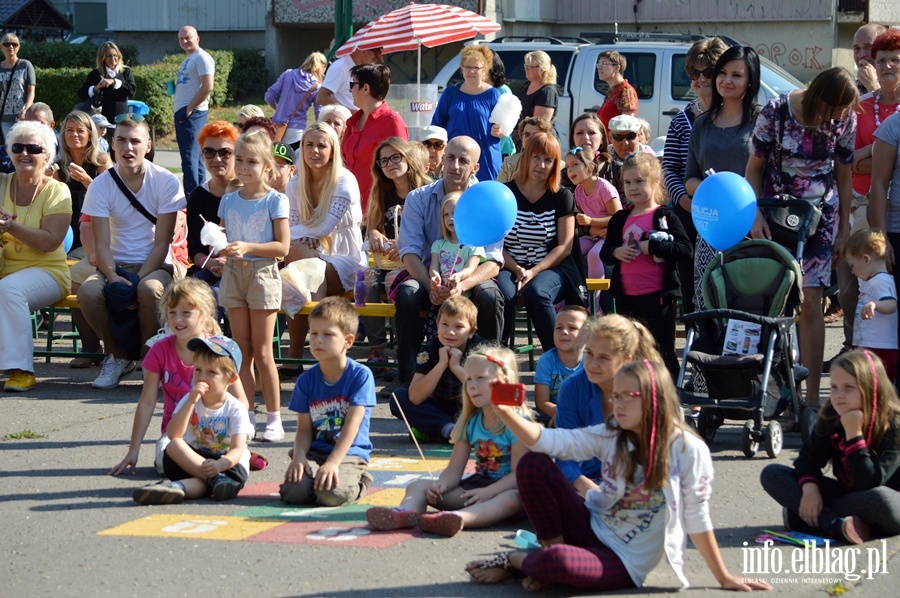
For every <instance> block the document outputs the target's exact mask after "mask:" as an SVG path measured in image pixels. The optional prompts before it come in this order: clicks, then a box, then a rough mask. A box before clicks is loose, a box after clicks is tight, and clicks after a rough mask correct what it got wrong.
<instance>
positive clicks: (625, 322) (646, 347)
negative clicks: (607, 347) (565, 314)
mask: <svg viewBox="0 0 900 598" xmlns="http://www.w3.org/2000/svg"><path fill="white" fill-rule="evenodd" d="M594 337H597V338H605V339H607V340H609V342H610V343H611V344H612V348H613V352H614V353H615V354H616V356H618V357H619V358H620V359H628V360H632V359H649V360H650V361H653V362H660V363H662V360H663V358H662V356H661V355H660V354H659V351H658V350H657V349H656V340H654V338H653V335H652V334H651V333H650V330H648V329H647V327H646V326H644V325H643V324H641V323H640V322H638V321H637V320H632V319H631V318H626V317H625V316H621V315H619V314H607V315H605V316H600V317H599V318H588V319H587V321H586V322H585V323H584V326H583V327H582V328H581V333H580V334H579V336H578V338H579V340H581V342H582V343H587V342H588V341H589V340H592V339H594Z"/></svg>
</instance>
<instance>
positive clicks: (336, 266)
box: [288, 123, 367, 357]
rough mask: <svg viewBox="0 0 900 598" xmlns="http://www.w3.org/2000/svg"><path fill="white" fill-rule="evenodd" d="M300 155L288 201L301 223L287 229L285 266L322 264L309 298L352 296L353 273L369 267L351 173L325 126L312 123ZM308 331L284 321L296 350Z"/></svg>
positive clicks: (299, 320) (304, 323)
mask: <svg viewBox="0 0 900 598" xmlns="http://www.w3.org/2000/svg"><path fill="white" fill-rule="evenodd" d="M300 152H301V154H302V156H303V161H302V164H301V166H300V176H299V177H298V178H299V180H300V185H299V190H300V192H299V196H297V197H290V198H289V199H290V201H291V204H292V209H294V207H293V206H296V209H297V210H298V212H299V215H300V222H299V224H295V225H292V226H291V250H290V252H289V253H288V261H289V262H290V261H295V260H298V259H309V258H312V259H320V260H322V261H324V262H325V282H323V283H322V286H320V287H319V288H318V289H310V291H311V292H312V296H313V298H314V299H321V298H322V297H325V296H332V295H343V294H344V293H345V292H347V291H352V290H353V287H354V285H355V284H356V271H357V270H359V269H360V268H365V267H367V264H366V262H365V260H364V258H363V252H362V234H361V232H360V224H361V223H362V207H361V206H360V199H359V186H358V185H357V184H356V179H355V178H354V177H353V173H352V172H350V171H349V170H347V169H346V168H344V163H343V161H342V160H341V148H340V142H339V141H338V138H337V134H336V133H335V131H334V129H332V128H331V127H330V126H329V125H326V124H324V123H316V124H314V125H311V126H310V127H309V128H307V129H306V131H304V132H303V137H301V139H300ZM308 328H309V322H308V318H307V317H306V316H297V317H295V318H292V319H291V318H289V319H288V331H289V332H290V335H291V338H294V337H296V338H297V339H299V341H300V343H299V347H302V346H303V340H304V339H305V338H306V332H307V330H308ZM301 352H302V349H301ZM298 357H299V356H298Z"/></svg>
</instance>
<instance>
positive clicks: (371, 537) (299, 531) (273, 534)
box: [246, 521, 420, 548]
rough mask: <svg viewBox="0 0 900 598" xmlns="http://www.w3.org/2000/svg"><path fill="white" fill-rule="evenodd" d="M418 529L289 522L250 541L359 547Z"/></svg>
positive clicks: (391, 542) (400, 538)
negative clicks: (391, 529) (386, 528)
mask: <svg viewBox="0 0 900 598" xmlns="http://www.w3.org/2000/svg"><path fill="white" fill-rule="evenodd" d="M419 533H420V532H419V530H418V528H412V529H405V530H397V531H392V532H376V531H374V530H372V529H371V528H369V526H368V525H360V524H354V523H345V522H335V523H331V522H318V521H317V522H312V523H308V522H294V521H291V522H288V523H285V524H284V525H279V526H278V527H273V528H272V529H270V530H266V531H264V532H262V533H259V534H256V535H253V536H250V537H249V538H247V539H246V541H247V542H279V543H287V544H321V545H326V546H353V547H356V548H388V547H390V546H395V545H397V544H400V543H401V542H405V541H406V540H409V539H410V538H412V537H413V536H417V535H419Z"/></svg>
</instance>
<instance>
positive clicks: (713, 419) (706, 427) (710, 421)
mask: <svg viewBox="0 0 900 598" xmlns="http://www.w3.org/2000/svg"><path fill="white" fill-rule="evenodd" d="M721 425H722V417H721V416H720V415H719V413H718V412H717V411H716V410H715V409H714V408H710V407H703V408H702V409H700V414H699V415H698V416H697V433H698V434H700V438H702V439H703V440H705V441H706V444H712V441H713V439H714V438H715V437H716V432H717V431H718V430H719V426H721Z"/></svg>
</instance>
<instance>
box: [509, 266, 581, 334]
mask: <svg viewBox="0 0 900 598" xmlns="http://www.w3.org/2000/svg"><path fill="white" fill-rule="evenodd" d="M497 285H498V286H499V287H500V292H501V293H503V302H504V306H505V313H504V315H503V322H504V326H503V343H504V344H509V337H510V335H511V334H512V330H513V326H515V316H516V299H517V297H516V280H515V278H513V273H512V272H510V271H509V270H506V269H503V270H500V274H498V275H497ZM564 290H565V285H564V281H563V277H562V273H561V272H560V271H559V269H558V268H551V269H549V270H544V271H543V272H541V273H540V274H538V275H537V276H535V277H534V278H532V279H531V282H529V283H528V284H527V285H525V288H524V289H522V300H523V302H524V303H525V311H526V312H528V317H529V319H531V323H532V324H533V325H534V331H535V333H536V334H537V337H538V339H539V340H540V342H541V348H542V349H543V350H544V351H549V350H550V349H552V348H553V328H554V326H555V325H556V308H555V306H556V304H557V303H559V302H560V301H562V300H563V291H564Z"/></svg>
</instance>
